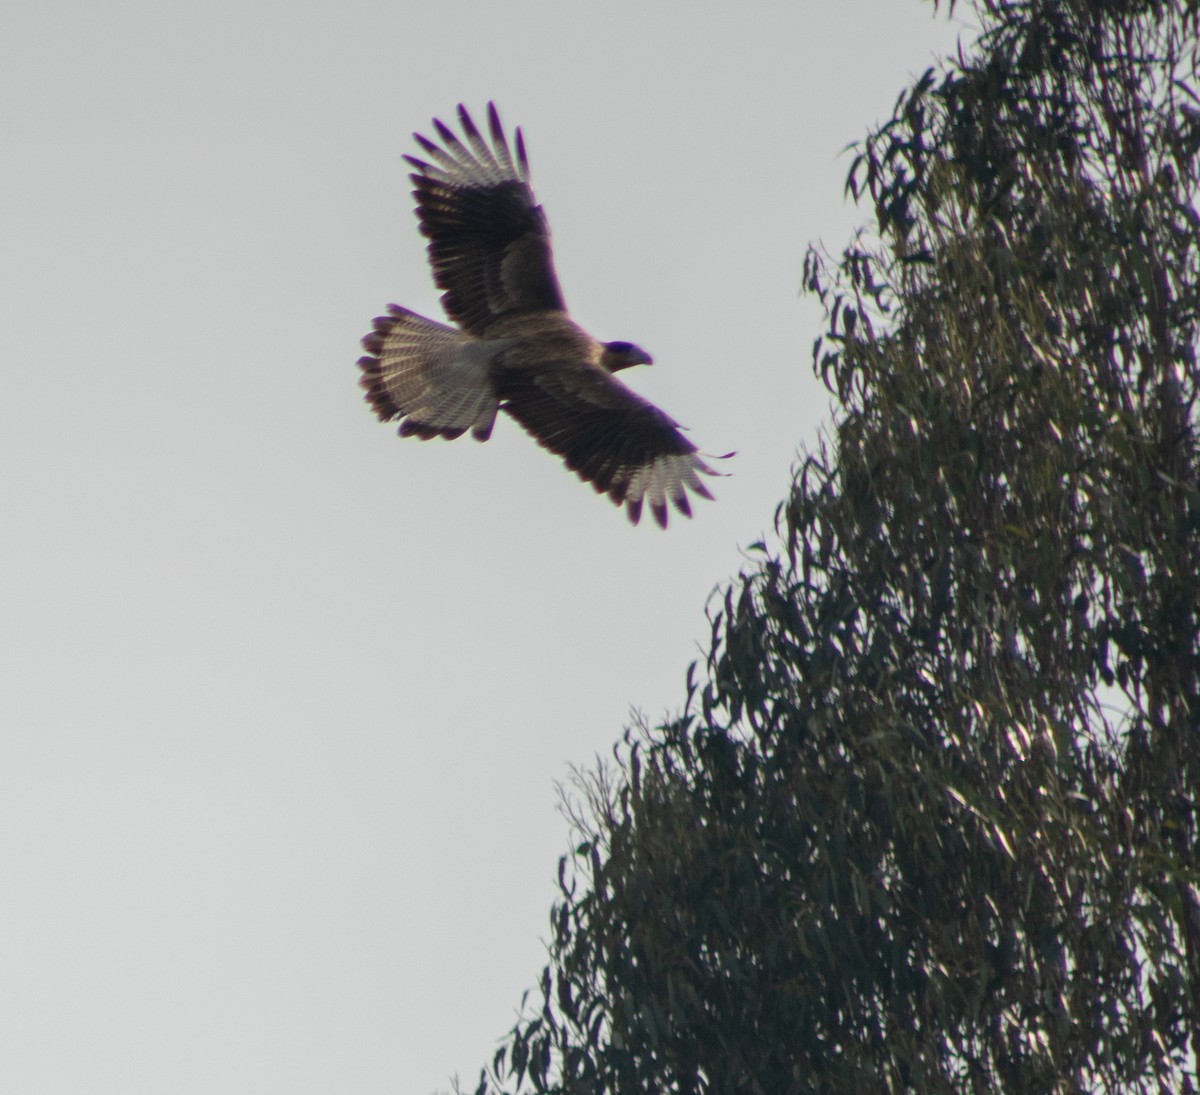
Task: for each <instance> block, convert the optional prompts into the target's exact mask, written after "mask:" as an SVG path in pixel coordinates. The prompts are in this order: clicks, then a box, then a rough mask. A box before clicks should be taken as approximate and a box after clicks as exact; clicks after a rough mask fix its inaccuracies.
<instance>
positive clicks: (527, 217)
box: [404, 103, 565, 334]
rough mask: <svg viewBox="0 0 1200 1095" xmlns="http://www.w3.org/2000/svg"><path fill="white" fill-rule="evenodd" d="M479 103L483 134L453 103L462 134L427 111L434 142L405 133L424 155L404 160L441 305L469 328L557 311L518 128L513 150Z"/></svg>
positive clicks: (492, 112)
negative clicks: (411, 170) (510, 317)
mask: <svg viewBox="0 0 1200 1095" xmlns="http://www.w3.org/2000/svg"><path fill="white" fill-rule="evenodd" d="M487 110H488V136H489V137H490V141H489V140H488V138H486V137H484V135H483V134H482V133H481V132H480V131H479V128H478V127H477V126H476V125H475V122H474V121H473V119H472V118H471V115H470V114H469V113H468V111H467V109H466V107H464V106H463V105H462V104H461V103H460V104H459V106H458V120H459V124H460V126H461V127H462V131H463V138H462V139H460V138H459V137H458V136H457V135H456V134H455V133H454V131H453V130H452V129H451V128H450V127H449V126H448V125H446V124H445V123H444V122H442V121H441V120H440V119H438V118H434V119H433V128H434V130H435V132H436V134H437V137H438V139H439V141H440V143H438V142H435V141H433V140H430V139H429V138H427V137H425V136H423V135H422V134H420V133H414V134H413V137H414V139H415V140H416V142H417V144H419V145H420V146H421V149H422V150H423V151H424V152H425V154H426V156H427V157H428V159H420V158H418V157H416V156H405V157H404V159H405V160H407V161H408V163H409V164H411V165H412V166H413V167H414V168H416V171H415V172H414V173H413V174H412V175H410V176H409V178H410V179H411V180H412V183H413V186H414V187H415V189H414V190H413V197H414V198H415V199H416V202H417V219H418V220H419V222H420V225H421V232H422V233H423V234H424V235H425V236H427V237H428V239H429V262H430V265H431V266H432V267H433V276H434V281H435V282H436V283H437V285H438V288H440V289H442V290H444V292H443V295H442V305H443V307H444V308H445V309H446V314H447V315H448V316H449V317H450V318H451V319H452V320H454V322H456V323H458V324H459V325H460V326H461V327H463V328H464V329H466V330H467V331H470V332H471V333H472V334H482V333H483V332H484V331H486V330H487V328H488V326H489V325H490V324H491V323H493V322H494V321H495V320H497V319H499V318H500V317H502V316H506V315H511V314H513V313H521V312H539V311H565V305H564V302H563V297H562V291H561V290H560V289H559V286H558V278H557V275H556V274H555V272H554V259H553V255H552V253H551V249H550V230H549V227H548V225H547V223H546V218H545V214H544V213H543V212H542V209H541V206H539V205H538V204H537V201H536V199H535V198H534V195H533V190H532V189H531V187H530V186H529V159H528V156H527V154H526V151H525V139H524V137H523V135H522V134H521V130H520V129H519V128H518V129H517V130H516V131H515V133H514V144H515V155H514V152H513V149H512V148H510V145H509V141H508V138H507V136H506V135H505V132H504V127H503V125H502V124H501V122H500V115H499V113H498V112H497V110H496V106H495V104H494V103H488V108H487Z"/></svg>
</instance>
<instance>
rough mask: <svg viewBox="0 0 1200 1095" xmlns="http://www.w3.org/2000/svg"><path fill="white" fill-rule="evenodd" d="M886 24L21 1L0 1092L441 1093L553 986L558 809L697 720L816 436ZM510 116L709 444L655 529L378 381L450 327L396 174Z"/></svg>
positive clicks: (882, 88)
mask: <svg viewBox="0 0 1200 1095" xmlns="http://www.w3.org/2000/svg"><path fill="white" fill-rule="evenodd" d="M959 29H960V28H957V27H955V26H953V25H950V24H948V23H946V21H945V20H944V19H934V18H932V17H931V14H930V9H929V7H928V6H926V5H922V4H919V3H917V2H915V0H913V2H904V0H822V2H819V3H818V2H808V0H794V2H791V3H778V2H763V3H741V4H735V3H698V2H696V0H692V2H689V3H684V2H673V3H666V2H657V0H638V2H627V0H615V2H610V3H603V4H591V5H587V6H584V5H582V4H570V3H564V2H550V0H508V2H506V3H497V4H490V5H484V4H480V3H461V2H459V3H455V2H452V0H445V2H442V3H439V4H431V3H420V4H418V3H412V2H410V0H389V2H386V3H385V2H378V0H339V2H338V3H293V4H283V3H267V2H256V0H238V2H236V3H233V2H230V0H211V2H209V3H205V4H186V5H185V4H177V3H171V2H164V0H153V2H149V0H145V2H141V3H134V2H115V0H114V2H104V0H99V2H97V0H89V2H86V3H85V2H82V0H74V2H61V0H37V2H33V0H27V2H14V3H10V4H8V5H6V6H5V9H4V12H3V14H2V15H0V146H2V149H3V152H2V155H0V179H2V180H3V181H2V193H3V197H4V200H3V204H2V208H0V221H2V223H0V239H2V240H3V241H4V242H3V256H2V257H0V283H2V285H0V288H2V293H0V316H2V325H0V329H2V331H3V345H4V352H5V368H4V370H3V380H2V384H3V399H0V447H2V449H3V452H2V454H0V455H2V460H0V469H2V470H0V498H2V505H3V511H4V513H5V518H6V520H5V532H4V535H3V538H2V539H0V552H2V559H0V575H2V577H0V612H2V614H3V620H4V625H3V628H2V635H0V643H2V644H3V649H0V667H2V668H0V673H2V674H3V687H2V689H0V923H2V925H3V927H2V930H0V984H2V985H3V990H2V992H0V1089H2V1090H3V1091H5V1092H14V1093H20V1095H42V1093H51V1092H53V1093H58V1092H64V1093H71V1095H93V1093H113V1095H118V1093H119V1095H137V1093H147V1095H151V1093H152V1095H162V1093H166V1092H169V1093H171V1095H189V1093H193V1092H196V1093H199V1092H205V1093H207V1092H213V1093H218V1092H219V1093H221V1095H240V1093H247V1095H250V1093H254V1095H262V1093H274V1092H280V1093H283V1092H287V1093H289V1095H297V1093H299V1095H308V1093H314V1095H315V1093H326V1092H381V1093H382V1092H406V1093H413V1095H426V1093H428V1092H432V1091H434V1090H438V1089H441V1090H445V1089H446V1088H447V1087H448V1082H447V1079H448V1077H449V1076H450V1075H451V1074H453V1073H455V1072H458V1073H460V1074H461V1075H462V1077H463V1079H464V1080H465V1081H471V1082H473V1080H474V1078H475V1076H476V1075H477V1070H478V1067H479V1066H480V1065H481V1064H482V1063H483V1062H484V1061H485V1059H489V1058H490V1056H491V1053H492V1051H493V1049H494V1047H495V1043H496V1039H497V1038H498V1037H499V1036H500V1035H501V1034H502V1033H503V1032H504V1031H505V1030H506V1029H507V1028H508V1027H509V1025H510V1024H511V1022H512V1020H513V1017H514V1013H515V1008H516V1006H517V1004H518V1001H519V999H520V996H521V993H522V991H523V990H524V989H526V988H527V987H531V986H533V985H534V984H535V982H536V978H537V975H538V973H539V971H540V969H541V966H542V964H543V961H544V946H543V943H542V940H543V939H544V938H546V937H547V936H548V921H547V913H548V911H549V906H550V903H551V901H552V899H553V896H554V891H553V886H552V880H553V877H554V873H555V865H556V860H557V857H558V856H559V854H560V853H561V852H563V851H564V850H565V849H566V847H567V831H566V826H565V824H564V822H563V821H562V819H561V818H560V817H559V816H558V814H557V813H556V805H555V804H556V795H555V784H556V782H557V781H561V780H562V779H564V778H565V777H566V775H567V773H568V765H570V764H572V763H587V762H588V761H589V760H590V758H592V757H593V756H594V755H596V754H597V753H601V754H603V753H607V752H608V750H609V748H610V746H611V743H612V742H613V741H614V740H615V739H616V738H617V737H619V735H620V731H621V728H622V726H623V725H624V724H625V723H626V722H627V721H628V719H629V712H630V708H631V707H633V708H637V709H639V710H642V711H644V712H645V713H646V715H647V716H648V717H649V718H651V719H657V718H659V717H661V716H662V715H663V714H664V713H667V712H670V711H673V710H675V709H677V707H678V705H679V704H680V702H681V701H682V698H683V681H684V672H685V669H686V666H687V664H688V662H689V661H690V660H692V659H693V658H694V657H696V656H698V654H699V647H698V645H697V644H698V641H700V640H702V639H703V637H704V636H705V634H706V632H707V625H706V623H705V619H704V614H703V608H704V604H705V601H706V598H707V596H708V595H709V593H710V591H711V590H712V589H713V588H714V586H716V585H718V584H720V583H722V582H723V581H725V580H726V579H727V578H728V577H730V576H731V575H733V574H734V573H736V571H737V569H738V567H739V565H740V564H741V555H740V549H742V548H743V547H745V546H746V545H748V544H750V543H751V542H753V541H754V540H756V539H758V538H759V537H760V536H761V535H762V534H763V533H764V532H766V531H767V530H768V529H769V528H770V524H771V520H772V514H773V511H774V507H775V505H776V503H777V502H778V501H779V499H780V498H781V497H782V496H783V494H784V492H785V490H786V488H787V486H788V482H789V469H790V467H791V465H792V464H793V461H794V459H795V456H796V453H797V450H798V448H799V447H800V446H801V445H804V444H811V443H813V442H814V441H815V440H816V437H817V434H818V430H819V427H820V424H821V423H822V421H824V420H826V419H827V416H828V401H827V398H826V395H825V393H824V391H823V390H822V389H821V388H820V387H819V385H818V384H817V383H816V382H815V381H814V380H813V378H812V376H811V374H810V369H809V347H810V346H811V343H812V340H813V338H814V337H815V336H816V334H817V333H818V331H819V324H818V319H817V313H816V310H815V307H814V306H813V305H812V304H811V303H808V302H804V301H801V300H799V299H798V296H797V291H798V288H799V282H800V266H801V261H802V257H803V251H804V246H805V243H806V242H807V241H808V240H810V239H818V238H822V239H824V240H825V241H826V242H827V243H828V244H829V246H830V247H831V248H835V249H836V248H838V247H840V245H841V244H842V243H843V242H844V241H845V239H847V238H848V235H849V232H850V230H851V227H852V226H853V225H854V224H855V223H857V222H858V220H859V214H858V213H856V212H855V211H854V210H853V209H852V208H850V207H848V206H847V205H845V204H844V202H843V199H842V184H843V181H844V176H845V172H846V168H847V165H848V158H847V157H846V156H845V155H842V154H841V153H842V149H843V148H844V146H845V145H846V144H847V143H849V142H851V141H853V140H855V139H857V138H858V137H860V136H861V135H862V133H863V132H864V130H865V128H866V126H867V125H868V124H869V123H871V122H873V121H876V120H879V119H881V118H883V117H885V116H886V115H887V114H888V113H889V112H890V109H891V107H892V104H893V102H894V100H895V96H896V94H897V93H898V92H899V90H900V89H901V88H902V87H903V86H904V85H905V83H906V82H907V80H908V78H909V76H910V74H912V73H916V72H919V71H921V70H922V69H924V68H925V67H926V66H927V65H929V64H931V63H933V61H934V60H935V58H936V56H937V54H938V52H939V50H943V49H945V48H946V47H947V46H948V45H949V44H950V43H951V42H952V41H953V39H954V37H955V34H956V33H957V31H958V30H959ZM489 98H494V99H495V100H496V101H497V103H498V104H499V105H500V109H501V112H502V114H503V116H504V118H505V121H506V122H507V123H508V124H509V125H510V126H511V125H516V124H520V125H522V126H523V127H524V130H525V133H526V137H527V139H528V145H529V151H530V157H531V160H532V165H533V178H534V184H535V186H536V188H537V193H538V197H539V199H540V200H541V201H542V202H543V203H544V205H545V208H546V211H547V214H548V216H549V219H550V223H551V226H552V228H553V230H554V233H555V246H556V259H557V264H558V271H559V275H560V278H561V280H562V283H563V286H564V289H565V292H566V295H567V298H568V302H569V304H570V305H571V308H572V311H573V313H574V314H575V315H576V317H577V318H578V319H579V320H580V321H581V322H582V323H583V324H584V326H585V327H587V328H588V329H589V330H590V331H592V332H593V333H594V334H596V335H597V336H599V337H601V338H624V339H629V340H632V341H635V342H637V343H639V344H640V345H642V346H644V347H645V348H646V349H648V350H649V351H650V352H651V353H652V354H653V355H654V357H655V359H656V362H657V363H656V364H655V366H654V367H653V368H651V369H639V370H636V371H634V372H633V373H630V374H625V375H626V376H627V378H628V381H629V383H630V384H632V385H633V386H634V387H635V388H636V389H637V390H639V391H641V392H642V393H643V394H645V395H646V396H648V397H649V398H651V399H654V400H655V401H656V402H658V403H659V404H660V405H661V406H662V407H663V408H664V409H666V410H667V411H668V412H669V413H670V414H671V415H673V416H674V417H675V418H677V419H678V420H680V421H681V422H683V423H684V424H686V425H687V426H689V427H690V428H691V429H692V436H693V437H694V438H695V439H696V441H697V443H698V444H699V445H700V446H701V448H702V449H704V450H705V451H707V452H709V453H722V452H726V451H728V450H730V449H736V450H737V456H736V458H735V459H733V460H731V461H730V462H729V464H728V470H730V471H731V472H732V473H733V474H732V475H731V476H730V477H729V478H724V479H720V480H717V481H716V482H715V486H714V491H715V493H716V494H717V496H718V501H717V502H716V503H715V504H714V503H706V502H702V501H701V502H699V503H698V504H697V506H696V518H695V520H693V521H685V520H682V519H680V520H677V521H673V522H672V527H671V529H670V530H669V531H668V532H667V533H665V534H664V533H661V532H659V531H658V530H657V529H656V528H655V527H654V526H653V525H652V523H649V522H644V523H643V525H642V527H640V528H637V529H633V528H631V527H629V525H628V524H627V522H626V520H625V517H624V515H623V514H622V513H621V512H619V511H617V510H616V509H614V508H613V507H612V506H611V505H610V504H609V503H608V502H607V501H606V500H604V499H602V498H599V497H597V496H596V495H594V494H593V492H592V491H591V489H590V488H589V487H587V486H585V485H584V484H582V483H580V482H579V481H578V480H577V479H575V477H574V476H573V475H571V474H570V473H568V472H566V471H565V470H564V469H563V468H562V467H561V466H560V465H559V464H558V462H557V460H556V459H555V458H553V457H551V456H550V455H548V454H547V453H545V452H543V451H542V450H540V449H538V448H537V447H536V446H535V445H534V443H533V442H532V441H531V440H530V439H529V438H528V437H526V436H525V435H524V434H523V433H522V431H521V430H520V429H519V428H518V427H517V426H516V424H515V423H514V422H512V421H511V420H509V419H503V418H502V420H501V421H500V423H499V424H498V426H497V429H496V433H495V436H494V437H493V438H492V440H491V441H490V442H488V443H487V444H486V445H479V444H476V443H475V442H473V441H472V440H470V439H469V438H464V439H462V440H460V441H457V442H454V443H453V444H448V443H445V442H431V443H428V444H421V443H419V442H417V441H415V440H405V441H401V440H399V439H398V438H397V437H396V436H395V433H394V430H393V429H391V428H389V427H385V426H383V425H380V424H379V423H377V422H376V421H375V420H374V418H373V417H372V415H371V414H370V413H369V411H368V409H367V408H366V406H365V405H364V404H363V403H362V400H361V393H360V392H359V390H358V388H357V387H356V379H357V376H356V370H355V368H354V362H355V359H356V358H357V357H358V355H359V352H360V351H359V348H358V339H359V337H360V336H361V335H363V334H364V333H365V332H366V331H367V330H368V329H369V326H370V320H371V317H372V316H374V315H376V314H378V313H379V312H380V311H381V310H382V308H383V306H384V305H385V304H386V303H387V302H388V301H398V302H402V303H404V304H406V305H408V306H410V307H412V308H414V309H417V310H418V311H423V312H425V313H426V314H428V315H432V316H440V310H439V307H438V304H437V294H436V291H435V289H434V287H433V285H432V282H431V280H430V277H429V273H428V269H427V266H426V263H425V257H424V248H423V241H422V240H421V239H420V237H419V236H418V234H417V231H416V226H415V220H414V218H413V216H412V212H411V205H412V202H411V199H410V196H409V189H410V187H409V184H408V182H407V179H406V177H405V168H404V165H403V163H402V161H401V159H400V156H401V153H404V152H408V151H412V150H413V145H412V141H411V138H410V136H409V135H410V133H411V131H412V130H413V129H415V128H425V127H427V124H428V120H429V118H430V116H431V115H432V114H435V113H436V114H439V115H440V116H442V117H444V118H449V117H450V116H451V113H452V112H453V109H454V105H455V104H456V103H457V102H459V101H460V100H462V101H465V102H466V103H468V104H469V105H470V106H472V107H473V108H475V109H476V110H477V111H479V110H481V108H482V107H483V105H484V103H486V101H487V100H488V99H489Z"/></svg>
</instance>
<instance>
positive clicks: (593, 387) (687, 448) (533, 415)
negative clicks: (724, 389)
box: [499, 367, 717, 528]
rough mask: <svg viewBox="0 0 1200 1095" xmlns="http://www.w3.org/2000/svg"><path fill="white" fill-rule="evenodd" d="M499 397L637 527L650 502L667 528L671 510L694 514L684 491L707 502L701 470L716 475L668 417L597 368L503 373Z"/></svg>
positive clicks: (531, 432) (527, 428) (657, 521)
mask: <svg viewBox="0 0 1200 1095" xmlns="http://www.w3.org/2000/svg"><path fill="white" fill-rule="evenodd" d="M499 394H500V396H501V398H502V399H503V400H504V402H503V403H502V404H501V406H502V407H503V409H504V410H506V411H507V412H508V413H509V414H511V415H512V416H513V417H514V418H515V419H516V420H517V421H518V422H520V423H521V425H522V426H524V427H525V429H526V430H528V431H529V433H530V434H532V435H533V437H534V438H535V439H536V440H537V442H538V443H539V444H540V445H542V446H543V447H544V448H547V449H549V450H550V451H551V452H554V453H557V454H558V455H559V456H561V457H562V458H563V461H564V462H565V463H566V465H567V467H568V468H570V469H571V470H572V471H573V472H575V473H576V474H577V475H578V476H579V477H580V478H581V479H583V480H584V481H586V482H589V483H591V484H592V485H593V486H594V487H595V488H596V490H597V491H598V492H600V493H604V494H607V495H608V496H609V497H610V498H611V499H612V500H613V502H614V503H616V504H617V505H622V504H624V506H625V508H626V512H627V513H628V515H629V519H630V521H632V522H633V523H634V524H637V522H638V520H639V518H640V517H641V514H642V510H643V506H644V505H647V504H648V505H649V508H650V512H651V513H652V514H653V516H654V520H655V522H656V523H657V524H658V525H660V526H661V527H663V528H666V526H667V514H668V510H669V505H668V503H670V504H671V505H674V507H675V508H676V509H677V510H678V511H679V512H680V513H682V514H684V515H685V516H689V517H690V516H691V506H690V505H689V503H688V499H687V490H688V489H691V490H692V491H693V492H694V493H696V494H698V495H700V496H701V497H704V498H711V497H712V495H710V494H709V492H708V490H707V489H706V488H705V487H704V485H703V483H702V482H701V480H700V478H699V475H698V473H704V474H706V475H716V474H717V473H716V472H715V471H714V470H713V469H712V468H711V467H709V465H708V464H706V463H705V462H704V460H703V459H702V458H701V457H700V455H699V453H698V452H697V450H696V446H695V445H693V444H692V443H691V442H690V441H689V440H688V439H687V438H686V437H684V435H683V433H682V432H681V431H680V428H679V424H678V423H677V422H675V420H674V419H673V418H671V417H670V416H669V415H667V414H665V413H664V412H663V411H661V410H659V409H658V408H657V407H656V406H654V404H652V403H650V402H648V401H647V400H645V399H642V398H641V397H640V396H639V395H637V394H635V393H634V392H633V391H631V390H630V389H629V388H627V387H626V386H625V385H624V384H622V383H621V381H620V380H618V379H617V378H616V377H614V376H612V375H611V374H610V373H607V372H605V371H604V370H602V369H599V368H595V367H587V368H545V369H528V370H514V371H512V372H510V373H506V374H505V376H504V378H503V381H502V383H501V385H500V391H499Z"/></svg>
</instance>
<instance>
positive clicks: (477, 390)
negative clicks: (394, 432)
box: [358, 304, 499, 441]
mask: <svg viewBox="0 0 1200 1095" xmlns="http://www.w3.org/2000/svg"><path fill="white" fill-rule="evenodd" d="M362 344H363V348H364V349H365V350H366V351H367V354H368V356H366V357H361V358H359V360H358V366H359V368H360V369H362V373H363V375H362V379H361V380H360V381H359V384H361V385H362V387H363V388H364V389H366V393H367V402H368V403H370V404H371V407H372V409H373V410H374V411H375V413H376V415H378V416H379V419H380V421H381V422H391V421H394V420H395V419H398V418H399V419H403V421H402V422H401V423H400V435H401V436H402V437H409V436H412V435H414V434H415V435H416V436H417V437H420V438H424V439H428V438H431V437H446V438H455V437H460V436H462V434H464V433H465V432H466V431H467V430H468V429H469V430H470V431H471V433H472V435H473V436H474V437H475V438H476V440H478V441H486V440H487V439H488V438H489V437H490V436H491V433H492V426H493V425H494V424H495V421H496V408H497V406H498V403H499V401H498V400H497V399H496V393H495V391H494V389H493V388H492V382H491V379H490V377H489V376H488V361H489V359H490V358H491V356H492V355H493V354H495V353H496V352H497V349H498V347H497V346H496V345H494V344H492V343H487V342H481V341H479V340H478V339H473V338H471V337H470V336H469V335H464V334H462V332H460V331H456V330H455V329H454V328H453V327H447V326H446V325H445V324H443V323H435V322H434V321H433V320H431V319H426V318H425V317H424V316H419V315H417V314H416V312H410V311H409V310H408V309H407V308H401V307H400V306H399V305H398V304H389V305H388V314H387V315H386V316H380V317H378V318H377V319H376V320H375V330H374V331H372V332H371V333H370V334H369V335H367V336H366V338H364V339H363V340H362Z"/></svg>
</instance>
